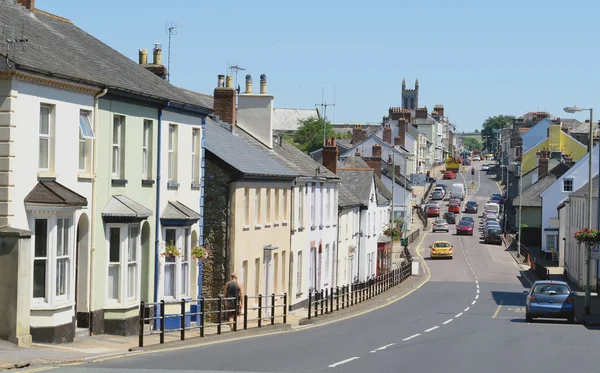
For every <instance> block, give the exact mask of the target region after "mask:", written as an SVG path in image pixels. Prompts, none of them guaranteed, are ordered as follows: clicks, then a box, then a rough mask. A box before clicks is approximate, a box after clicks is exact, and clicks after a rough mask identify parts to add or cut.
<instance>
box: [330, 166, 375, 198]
mask: <svg viewBox="0 0 600 373" xmlns="http://www.w3.org/2000/svg"><path fill="white" fill-rule="evenodd" d="M338 175H339V177H340V179H341V180H342V184H343V185H345V186H346V188H347V189H348V191H350V192H351V193H352V194H354V195H355V196H356V197H357V199H358V200H359V201H360V203H361V204H362V205H363V206H368V205H369V200H370V198H371V185H372V183H373V181H374V179H373V177H374V174H373V170H372V169H371V168H370V167H369V165H368V164H367V163H366V162H365V161H364V160H362V159H361V158H360V157H355V156H351V157H348V158H346V159H345V160H344V161H343V162H341V165H339V166H338Z"/></svg>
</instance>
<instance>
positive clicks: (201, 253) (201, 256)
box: [192, 246, 208, 260]
mask: <svg viewBox="0 0 600 373" xmlns="http://www.w3.org/2000/svg"><path fill="white" fill-rule="evenodd" d="M192 258H194V259H198V260H205V259H207V258H208V249H207V248H206V247H205V246H196V247H194V248H193V249H192Z"/></svg>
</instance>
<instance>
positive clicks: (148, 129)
mask: <svg viewBox="0 0 600 373" xmlns="http://www.w3.org/2000/svg"><path fill="white" fill-rule="evenodd" d="M153 126H154V122H153V121H152V120H149V119H145V120H144V127H143V129H142V178H144V179H150V178H151V177H152V157H151V154H150V152H151V149H152V144H151V141H152V127H153Z"/></svg>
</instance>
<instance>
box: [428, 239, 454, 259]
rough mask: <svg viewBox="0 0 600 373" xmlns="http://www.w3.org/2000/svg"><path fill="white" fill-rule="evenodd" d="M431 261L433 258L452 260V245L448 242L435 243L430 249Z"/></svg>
mask: <svg viewBox="0 0 600 373" xmlns="http://www.w3.org/2000/svg"><path fill="white" fill-rule="evenodd" d="M429 248H430V249H431V254H430V257H431V259H433V258H450V259H452V257H453V255H452V244H450V242H448V241H435V242H434V243H433V244H432V245H431V246H430V247H429Z"/></svg>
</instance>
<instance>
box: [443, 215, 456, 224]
mask: <svg viewBox="0 0 600 373" xmlns="http://www.w3.org/2000/svg"><path fill="white" fill-rule="evenodd" d="M444 219H445V220H446V222H447V223H448V224H456V215H455V214H454V213H453V212H447V213H445V214H444Z"/></svg>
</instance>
